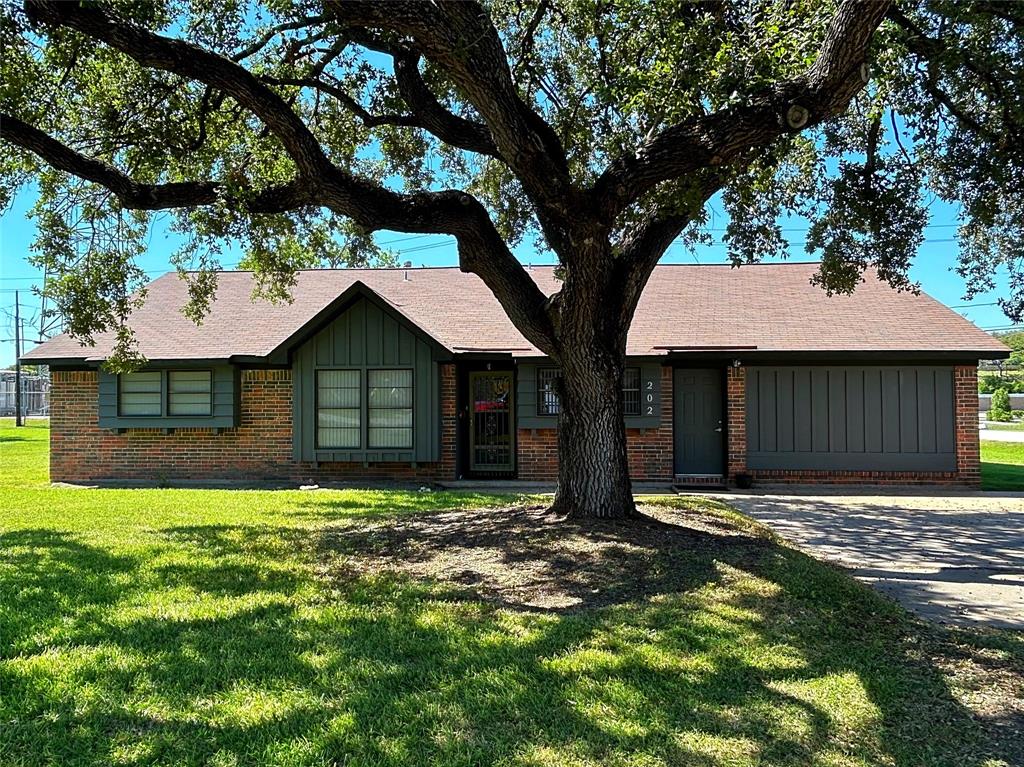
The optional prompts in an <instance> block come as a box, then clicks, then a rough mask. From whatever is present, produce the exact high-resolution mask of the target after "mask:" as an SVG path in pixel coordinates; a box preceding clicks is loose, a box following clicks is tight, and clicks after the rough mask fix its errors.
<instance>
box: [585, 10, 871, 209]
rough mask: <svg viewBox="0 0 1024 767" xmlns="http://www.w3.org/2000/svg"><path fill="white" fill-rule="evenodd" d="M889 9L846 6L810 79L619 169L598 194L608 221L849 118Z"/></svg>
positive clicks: (713, 119)
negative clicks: (671, 185)
mask: <svg viewBox="0 0 1024 767" xmlns="http://www.w3.org/2000/svg"><path fill="white" fill-rule="evenodd" d="M888 6H889V2H888V0H871V1H870V2H859V1H858V0H845V1H844V2H843V3H842V5H840V7H839V8H838V10H837V11H836V13H835V16H834V17H833V19H832V23H831V25H830V28H829V31H828V34H827V36H826V39H825V42H824V43H823V45H822V47H821V50H820V52H819V54H818V57H817V59H816V60H815V62H814V64H813V65H811V67H810V69H809V70H808V71H807V73H806V74H805V75H804V76H802V77H799V78H796V79H793V80H790V81H786V82H782V83H779V84H778V85H776V86H774V87H773V88H769V89H766V90H764V91H762V92H761V93H759V94H757V95H755V96H753V97H751V98H750V99H749V100H748V102H747V103H746V104H742V105H737V106H729V107H726V108H724V109H721V110H719V111H717V112H714V113H712V114H709V115H707V116H703V117H699V118H694V119H691V120H686V121H684V122H681V123H677V124H675V125H672V126H669V127H667V128H665V129H663V130H662V131H661V132H660V133H658V134H657V135H656V136H655V137H653V138H652V139H651V140H650V141H648V142H647V143H646V144H645V145H644V146H642V147H640V149H639V151H637V153H636V154H635V155H633V156H626V157H621V158H619V159H618V160H616V161H614V162H613V163H611V164H610V165H609V166H608V168H607V169H606V170H605V171H604V173H603V174H602V175H601V177H600V178H599V179H598V181H597V182H596V184H595V185H594V188H593V191H592V194H593V197H594V200H595V205H596V206H597V208H598V209H599V210H600V211H601V212H602V215H603V217H605V218H606V219H614V218H615V217H616V216H618V215H619V214H620V213H621V212H622V211H623V210H624V209H625V208H626V207H627V206H629V205H630V204H632V203H633V202H635V201H636V200H637V199H639V198H640V197H641V196H642V195H643V194H645V193H646V192H648V191H650V190H651V189H653V188H654V187H655V186H657V185H658V184H660V183H662V182H663V181H667V180H669V179H673V178H681V177H684V176H686V175H687V174H689V173H692V172H694V171H695V170H698V169H700V168H705V167H709V166H710V167H716V166H720V165H725V164H727V163H729V162H731V161H733V160H735V159H736V158H737V157H739V156H740V155H741V154H742V153H744V152H747V151H749V150H750V149H753V148H757V147H763V146H766V145H768V144H769V143H771V142H772V141H773V140H774V139H776V138H777V137H778V136H780V135H783V134H784V133H788V132H794V131H798V130H803V129H804V128H807V127H809V126H812V125H815V124H817V123H820V122H822V121H823V120H826V119H828V118H829V117H832V116H834V115H836V114H839V113H841V112H842V111H843V110H844V109H846V107H847V104H848V103H849V101H850V99H851V98H852V97H853V96H854V94H855V93H857V91H859V90H860V89H861V88H863V87H864V82H865V81H864V79H863V77H862V73H863V71H866V70H862V67H865V66H866V61H867V52H868V45H869V44H870V42H871V37H872V35H873V33H874V31H875V29H876V28H877V27H878V25H879V24H880V23H881V21H882V19H883V18H884V17H885V13H886V10H887V9H888Z"/></svg>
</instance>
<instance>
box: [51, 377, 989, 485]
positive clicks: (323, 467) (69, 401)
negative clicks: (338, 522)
mask: <svg viewBox="0 0 1024 767" xmlns="http://www.w3.org/2000/svg"><path fill="white" fill-rule="evenodd" d="M440 373H441V396H442V402H441V422H442V424H441V460H440V461H438V462H437V463H427V464H419V465H417V466H412V465H411V464H408V463H379V464H370V465H368V466H364V465H363V464H361V463H323V464H319V465H315V464H312V463H298V462H296V461H294V460H293V459H292V411H291V408H292V385H291V371H289V370H245V371H243V372H242V391H241V413H240V422H239V425H238V427H236V428H233V429H224V430H222V431H221V432H220V433H216V432H215V431H214V430H212V429H175V430H174V431H173V432H172V433H170V434H164V433H163V431H162V430H160V429H130V430H128V431H126V432H124V433H122V434H115V433H113V432H111V431H109V430H106V429H100V428H99V427H98V425H97V383H96V373H95V372H92V371H73V372H70V371H59V370H57V371H54V372H53V387H52V390H51V395H50V396H51V403H52V404H51V413H52V417H51V420H50V424H51V432H50V476H51V479H52V480H53V481H55V482H60V481H88V480H101V479H139V480H151V481H154V480H155V481H159V480H163V479H168V480H171V479H242V480H263V479H266V480H290V481H302V482H310V483H312V482H319V481H329V480H336V481H363V480H380V481H385V480H400V481H408V482H419V481H434V480H445V479H452V478H454V476H455V461H456V459H455V455H456V428H457V427H456V425H457V414H456V400H455V387H456V382H455V366H454V365H452V364H444V365H441V369H440ZM954 374H955V397H956V433H957V471H956V472H864V471H849V472H840V471H828V472H823V471H757V472H751V473H752V474H753V475H754V478H755V479H757V480H759V481H762V482H780V483H781V482H798V483H815V482H828V483H843V484H847V483H849V484H854V483H862V484H864V483H867V484H901V485H905V484H960V485H968V486H977V485H978V484H979V483H980V481H981V480H980V476H981V475H980V455H979V445H978V389H977V369H976V368H975V367H973V366H970V365H964V366H957V367H956V368H955V371H954ZM726 388H727V397H728V399H727V417H728V473H729V478H730V480H732V481H735V477H736V474H738V473H742V472H744V471H745V470H746V401H745V397H746V371H745V369H744V368H729V370H728V374H727V387H726ZM672 403H673V397H672V368H670V367H663V368H662V373H661V404H662V408H661V423H660V425H659V426H658V428H655V429H646V430H641V429H627V430H626V438H627V441H628V445H629V468H630V473H631V475H632V477H633V479H635V480H638V481H648V482H662V481H670V480H671V479H672V476H673V457H672V452H673V439H672ZM517 442H518V444H517V458H518V467H519V478H520V479H526V480H536V481H551V480H554V479H555V478H556V477H557V472H558V450H557V432H556V431H555V430H554V429H519V431H518V433H517Z"/></svg>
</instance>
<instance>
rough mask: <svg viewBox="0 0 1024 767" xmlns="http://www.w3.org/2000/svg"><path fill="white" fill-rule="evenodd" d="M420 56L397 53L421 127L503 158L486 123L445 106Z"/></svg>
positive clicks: (405, 92)
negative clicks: (430, 83) (427, 78)
mask: <svg viewBox="0 0 1024 767" xmlns="http://www.w3.org/2000/svg"><path fill="white" fill-rule="evenodd" d="M419 58H420V57H419V56H418V55H417V54H415V53H413V52H411V51H398V52H396V54H395V56H394V62H395V79H396V80H397V81H398V90H399V92H400V93H401V94H402V98H403V99H404V100H405V103H406V104H408V105H409V109H411V110H412V111H413V112H414V113H415V114H416V115H417V117H418V118H419V120H420V123H421V127H422V128H425V129H426V130H428V131H430V132H431V133H433V134H434V135H435V136H437V137H438V138H439V139H441V140H442V141H444V142H445V143H446V144H451V145H452V146H456V147H459V148H460V149H465V150H467V151H470V152H476V153H478V154H485V155H490V156H491V157H500V156H501V155H500V153H499V152H498V148H497V147H496V146H495V145H494V141H493V140H492V139H491V134H490V131H488V130H487V126H486V125H481V124H480V123H475V122H473V121H472V120H467V119H465V118H463V117H459V116H458V115H454V114H452V113H451V112H449V111H448V110H447V109H445V108H444V107H443V106H442V105H441V102H439V101H438V100H437V98H436V97H435V96H434V94H433V93H431V91H430V89H429V88H428V87H427V84H426V83H425V82H423V77H422V76H421V75H420V69H419Z"/></svg>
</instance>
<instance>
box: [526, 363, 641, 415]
mask: <svg viewBox="0 0 1024 767" xmlns="http://www.w3.org/2000/svg"><path fill="white" fill-rule="evenodd" d="M544 367H552V363H551V362H523V363H520V364H519V365H518V370H517V372H516V420H517V423H516V426H517V427H518V428H520V429H555V428H557V427H558V417H557V416H551V415H538V414H537V368H544ZM626 367H630V368H632V367H635V368H640V415H637V416H626V428H628V429H657V428H658V427H659V426H660V425H661V364H660V363H657V362H647V361H639V360H635V359H627V360H626Z"/></svg>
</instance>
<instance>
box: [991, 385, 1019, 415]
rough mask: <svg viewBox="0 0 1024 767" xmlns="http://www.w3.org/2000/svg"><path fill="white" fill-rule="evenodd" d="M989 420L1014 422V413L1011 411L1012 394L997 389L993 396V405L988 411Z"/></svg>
mask: <svg viewBox="0 0 1024 767" xmlns="http://www.w3.org/2000/svg"><path fill="white" fill-rule="evenodd" d="M988 420H990V421H1011V420H1013V413H1012V412H1011V411H1010V393H1009V392H1008V391H1006V389H996V390H995V392H994V393H993V394H992V404H991V405H990V406H989V409H988Z"/></svg>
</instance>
